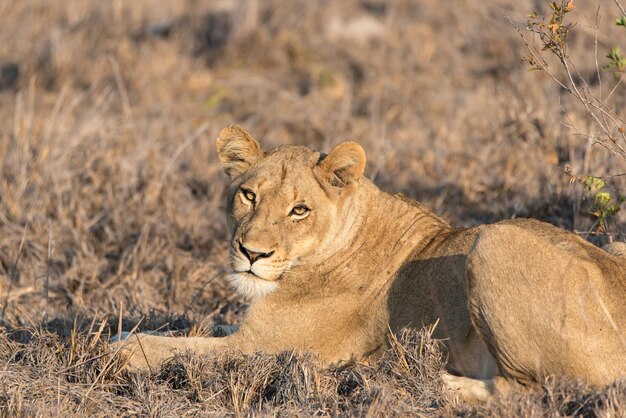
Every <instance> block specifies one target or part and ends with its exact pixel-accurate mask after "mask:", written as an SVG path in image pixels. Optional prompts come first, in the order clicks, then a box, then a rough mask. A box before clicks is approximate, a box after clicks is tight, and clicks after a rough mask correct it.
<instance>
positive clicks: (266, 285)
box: [230, 273, 278, 300]
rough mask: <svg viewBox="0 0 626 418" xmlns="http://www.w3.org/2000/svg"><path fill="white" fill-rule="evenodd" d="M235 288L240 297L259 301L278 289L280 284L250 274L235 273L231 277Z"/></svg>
mask: <svg viewBox="0 0 626 418" xmlns="http://www.w3.org/2000/svg"><path fill="white" fill-rule="evenodd" d="M230 281H231V283H232V284H233V287H234V288H235V290H236V291H237V293H239V294H240V295H243V296H245V297H247V298H249V299H252V300H254V299H258V298H260V297H263V296H265V295H267V294H269V293H272V292H273V291H275V290H276V289H277V288H278V283H276V282H270V281H268V280H263V279H261V278H259V277H256V276H255V275H253V274H250V273H233V274H231V275H230Z"/></svg>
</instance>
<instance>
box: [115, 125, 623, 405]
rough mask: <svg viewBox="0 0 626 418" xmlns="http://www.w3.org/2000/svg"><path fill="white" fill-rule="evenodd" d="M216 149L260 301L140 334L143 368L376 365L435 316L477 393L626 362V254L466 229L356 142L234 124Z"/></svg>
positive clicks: (130, 349)
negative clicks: (375, 173)
mask: <svg viewBox="0 0 626 418" xmlns="http://www.w3.org/2000/svg"><path fill="white" fill-rule="evenodd" d="M217 149H218V154H219V158H220V160H221V162H222V164H223V166H224V169H225V170H226V172H227V173H228V174H229V176H230V177H231V180H232V183H231V185H230V187H229V190H228V201H227V217H228V226H229V229H230V232H231V234H232V238H231V244H230V260H231V267H232V270H233V275H232V282H233V284H234V286H235V287H236V289H237V290H238V291H239V292H241V293H242V294H244V295H245V296H247V297H249V298H250V299H251V300H252V302H251V305H250V308H249V311H248V315H247V318H246V319H245V321H244V322H243V324H242V325H241V327H240V329H239V330H238V332H236V333H234V334H232V335H229V336H227V337H224V338H198V337H194V338H169V337H159V336H153V335H144V334H139V335H138V336H136V337H131V338H130V340H129V341H127V342H126V343H125V344H127V346H126V348H125V355H126V357H127V359H128V361H129V365H130V366H131V367H133V368H138V369H145V368H147V366H148V364H147V363H149V365H150V367H151V369H152V370H154V369H155V368H158V367H159V366H160V365H161V364H162V363H163V361H164V360H166V359H168V358H169V357H171V356H173V355H174V354H176V353H178V352H183V351H185V350H192V351H193V352H195V353H198V354H207V353H214V352H218V351H223V350H234V351H237V352H241V353H252V352H255V351H263V352H267V353H277V352H280V351H284V350H291V349H294V350H297V351H302V352H312V353H314V354H316V355H317V358H318V359H319V360H320V361H321V362H322V363H323V364H326V365H329V364H336V363H341V362H347V361H351V360H357V361H373V360H375V359H377V358H378V357H379V356H380V354H381V352H382V351H383V350H384V349H385V347H386V344H387V341H388V340H387V336H388V331H389V330H391V331H392V332H394V333H397V332H398V331H400V330H401V329H403V328H405V327H414V328H421V327H423V326H425V325H431V324H435V323H437V326H436V328H435V331H434V334H433V336H434V337H435V338H439V339H441V340H442V341H443V343H444V344H445V346H446V349H447V355H448V362H447V367H448V370H449V372H450V373H451V374H450V375H447V376H445V378H444V381H445V382H446V385H447V387H448V388H449V389H450V390H451V391H455V392H458V394H459V395H460V396H462V397H465V398H479V399H484V398H486V397H488V396H490V395H491V394H493V393H496V392H505V391H507V390H509V389H510V386H511V384H512V383H516V382H520V383H523V384H531V383H533V382H541V381H542V379H543V378H544V377H546V376H548V375H559V376H566V377H571V378H579V379H582V380H584V381H587V382H589V383H591V384H597V385H602V384H606V383H609V382H611V381H613V380H615V379H617V378H619V377H621V376H623V374H624V372H625V371H626V340H625V337H624V332H625V331H626V307H625V304H624V301H625V300H626V259H625V258H621V257H618V256H616V255H612V254H609V253H608V252H606V251H603V250H601V249H599V248H597V247H595V246H593V245H591V244H590V243H588V242H586V241H584V240H583V239H581V238H579V237H577V236H575V235H573V234H571V233H568V232H566V231H564V230H561V229H558V228H556V227H554V226H552V225H549V224H546V223H542V222H539V221H535V220H530V219H517V220H509V221H504V222H501V223H498V224H494V225H488V226H484V225H483V226H478V227H474V228H468V229H455V228H452V227H451V226H450V225H449V224H448V223H447V222H445V221H444V220H443V219H441V218H440V217H438V216H437V215H435V214H434V213H433V212H431V211H430V210H429V209H427V208H425V207H424V206H422V205H421V204H419V203H417V202H415V201H412V200H409V199H407V198H405V197H403V196H401V195H392V194H388V193H384V192H382V191H381V190H379V189H378V188H377V187H376V186H375V185H374V184H373V183H372V182H371V181H370V180H368V179H367V178H366V177H364V176H363V173H364V170H365V153H364V151H363V149H362V148H361V146H360V145H358V144H356V143H354V142H345V143H342V144H340V145H338V146H336V147H335V148H334V149H332V150H331V151H330V152H329V153H328V154H322V153H320V152H317V151H313V150H311V149H309V148H307V147H304V146H281V147H278V148H276V149H274V150H272V151H269V152H264V151H263V150H262V148H261V146H260V145H259V143H258V142H257V141H256V140H255V139H254V138H253V136H252V135H251V134H250V133H248V132H247V131H245V130H244V129H243V128H241V127H239V126H230V127H227V128H224V129H223V130H222V131H221V132H220V135H219V138H218V139H217ZM138 339H139V340H140V341H141V348H142V349H141V350H139V349H138V344H137V343H138ZM146 361H147V363H146Z"/></svg>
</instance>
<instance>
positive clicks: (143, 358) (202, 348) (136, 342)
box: [117, 334, 239, 372]
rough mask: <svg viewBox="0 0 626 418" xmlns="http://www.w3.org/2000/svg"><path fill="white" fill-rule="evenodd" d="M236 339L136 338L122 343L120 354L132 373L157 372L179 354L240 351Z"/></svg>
mask: <svg viewBox="0 0 626 418" xmlns="http://www.w3.org/2000/svg"><path fill="white" fill-rule="evenodd" d="M233 337H234V336H229V337H223V338H208V337H180V338H175V337H165V336H159V335H148V334H136V335H132V336H130V337H129V338H128V339H126V340H125V341H123V342H120V343H117V344H119V345H120V346H121V348H120V351H121V353H122V356H123V357H124V359H125V361H127V367H129V368H130V369H131V370H140V371H150V372H155V371H157V370H158V369H160V367H161V365H162V364H163V362H164V361H165V360H167V359H169V358H171V357H173V356H175V355H176V354H182V353H185V352H191V353H193V354H195V355H209V354H216V353H220V352H223V351H226V350H238V349H239V347H238V345H239V344H237V341H236V340H237V339H236V338H233Z"/></svg>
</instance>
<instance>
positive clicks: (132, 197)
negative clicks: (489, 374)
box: [0, 0, 626, 417]
mask: <svg viewBox="0 0 626 418" xmlns="http://www.w3.org/2000/svg"><path fill="white" fill-rule="evenodd" d="M581 3H582V2H581ZM546 4H547V3H545V2H542V1H529V0H517V1H512V0H510V1H509V0H488V1H484V0H463V1H454V2H452V1H450V2H443V1H436V0H358V1H357V0H345V1H331V0H317V1H306V0H283V1H279V0H264V1H259V0H213V1H196V0H171V1H167V2H157V1H156V0H154V1H152V0H134V1H132V2H130V1H128V2H126V1H122V0H111V1H108V2H98V1H95V0H88V1H87V0H67V1H46V0H20V1H12V0H0V171H1V173H2V175H1V177H0V306H1V307H2V311H1V313H0V315H1V317H0V321H1V327H0V363H1V365H2V366H1V368H0V411H1V413H2V415H8V416H50V415H64V416H77V415H78V416H82V415H93V416H118V415H150V416H187V415H201V416H204V415H206V416H213V415H219V416H222V415H275V414H281V415H286V416H292V415H297V414H303V415H332V416H338V415H341V416H344V415H357V416H362V415H370V416H379V415H380V416H387V415H390V416H407V415H410V416H414V415H435V416H442V415H443V416H483V415H493V416H541V417H544V416H570V415H581V416H623V414H624V411H625V410H626V382H622V383H619V382H618V383H616V384H614V385H612V386H609V387H607V388H602V389H592V388H588V387H585V386H584V385H582V384H580V383H577V382H561V381H558V380H553V379H550V380H548V381H546V382H545V384H544V385H543V386H542V387H541V389H540V390H538V391H535V392H531V391H529V392H527V393H518V394H514V395H511V396H510V397H508V398H503V399H496V400H494V401H493V402H491V403H489V404H487V405H475V406H471V405H465V404H463V403H461V402H459V401H457V400H455V399H449V398H446V397H445V396H444V395H443V393H442V390H441V380H440V377H439V371H440V370H441V367H442V361H443V360H442V354H441V351H440V350H439V343H438V342H437V341H433V340H431V339H430V338H429V336H428V332H427V330H423V331H422V332H421V333H416V332H413V333H407V334H406V335H403V336H401V337H400V338H399V339H398V340H394V341H392V342H391V348H390V350H389V352H388V353H387V355H386V356H385V358H384V359H383V360H382V361H381V362H380V364H378V365H376V366H371V367H366V366H362V365H354V366H351V367H347V368H343V369H337V370H323V369H319V368H317V367H316V366H315V365H314V363H313V361H312V360H311V359H310V358H308V357H306V356H298V355H293V354H290V353H285V354H283V355H280V356H267V355H261V354H259V355H256V356H251V357H246V358H219V359H202V358H200V359H198V358H191V357H184V356H183V357H180V358H177V359H175V360H174V361H173V362H172V363H170V364H168V365H167V366H166V367H164V369H163V370H161V371H160V373H157V374H156V375H155V376H147V375H138V374H132V373H127V372H123V371H121V370H120V365H119V361H118V360H117V359H116V358H111V357H108V356H106V355H105V354H106V353H107V350H108V347H107V341H108V338H109V336H110V335H112V334H115V333H117V330H118V329H120V328H121V329H123V330H126V331H129V330H130V329H132V328H133V327H134V326H135V325H136V324H138V323H139V322H141V324H140V329H142V330H146V329H157V328H159V329H161V330H166V331H171V332H172V333H173V334H191V335H207V334H210V333H211V332H212V331H211V330H212V328H213V325H214V324H236V323H237V322H238V321H240V320H241V318H242V314H243V313H245V308H246V301H245V300H242V299H240V298H239V297H238V296H237V295H235V294H234V293H233V292H232V290H231V289H230V288H229V286H228V283H227V281H226V278H225V276H226V274H227V272H228V263H227V252H228V250H227V248H228V235H227V230H226V222H225V216H224V210H225V188H226V186H227V177H226V175H225V174H224V173H223V172H222V168H221V166H220V164H219V161H218V160H217V157H216V152H215V145H214V140H215V138H216V137H217V133H218V132H219V130H220V129H221V128H222V127H224V126H226V125H228V124H231V123H234V122H236V123H240V124H242V125H243V126H245V127H246V128H247V129H249V130H250V131H251V132H253V133H254V134H255V135H256V136H257V137H258V138H260V139H261V141H262V142H263V144H264V146H265V147H266V148H272V147H274V146H276V145H279V144H306V145H308V146H310V147H312V148H316V149H319V150H325V151H328V150H329V149H330V148H331V147H332V146H333V145H336V144H337V143H339V142H341V141H344V140H356V141H358V142H360V143H361V144H362V145H363V147H364V148H365V150H366V153H367V155H368V164H367V170H366V173H367V175H368V176H369V177H370V178H372V179H373V180H374V181H375V183H376V184H378V185H379V186H380V187H381V188H382V189H384V190H387V191H394V192H401V193H404V194H405V195H407V196H409V197H411V198H414V199H417V200H419V201H421V202H423V203H424V204H426V205H427V206H429V207H431V208H432V209H434V210H435V212H437V213H438V214H440V215H442V216H444V217H445V218H446V219H448V220H449V221H450V222H451V223H453V224H455V225H458V226H470V225H476V224H479V223H486V222H494V221H497V220H500V219H507V218H513V217H535V218H539V219H541V220H544V221H547V222H550V223H553V224H555V225H558V226H561V227H564V228H566V229H568V230H573V231H576V232H577V233H581V234H582V235H583V236H585V237H587V238H588V239H589V240H591V241H593V242H594V243H596V244H598V245H600V244H603V243H605V242H607V240H608V239H609V237H608V236H606V235H601V236H594V235H590V234H587V232H588V231H590V230H591V229H592V228H593V225H594V218H593V217H592V216H591V215H590V214H589V210H590V202H589V199H588V198H586V196H585V194H584V193H583V190H582V189H581V188H580V187H579V186H577V185H576V184H572V183H571V181H570V176H568V175H567V174H565V171H566V170H568V169H569V170H570V171H571V173H573V174H575V175H585V174H594V175H600V176H606V178H607V179H608V180H609V182H610V184H611V185H612V186H615V187H616V188H617V189H618V190H622V192H623V191H624V190H626V176H619V174H622V173H625V172H626V163H625V162H624V161H622V160H620V159H619V158H615V157H614V156H611V155H610V154H609V153H608V152H606V151H605V150H604V149H602V148H601V147H598V146H593V147H592V146H591V144H590V142H589V140H588V139H587V138H585V137H584V136H581V135H577V134H576V131H575V130H573V129H571V128H569V127H568V126H567V125H572V124H573V125H574V126H576V127H577V128H578V129H579V130H581V131H583V132H592V131H593V126H592V125H591V124H590V121H589V119H588V117H587V115H586V113H585V112H584V111H583V110H582V108H581V107H580V106H579V105H578V104H577V103H576V102H575V101H573V100H572V99H571V97H569V96H568V95H567V94H566V93H565V92H564V91H563V90H561V89H559V88H557V86H555V83H554V82H553V81H552V80H551V79H550V78H549V77H547V76H546V75H545V74H542V73H540V72H537V71H529V67H528V64H527V63H525V62H522V61H521V57H522V56H524V55H525V50H524V44H523V42H522V41H521V39H520V37H519V35H518V34H517V32H516V31H515V30H514V28H513V27H512V25H511V23H510V22H509V20H508V18H510V19H511V21H512V22H513V23H514V24H516V25H518V26H519V27H520V28H521V29H522V32H523V33H524V34H525V35H527V36H528V39H529V40H531V42H532V37H530V33H528V32H526V31H524V27H525V25H526V19H527V15H528V14H529V13H530V12H531V11H533V10H537V11H539V12H542V11H544V10H545V9H546V7H547V6H546ZM598 6H600V7H599V16H601V19H600V23H601V24H600V29H601V30H599V31H598V34H597V36H596V21H597V10H598ZM618 16H619V11H618V9H617V8H616V7H615V4H614V3H613V2H612V1H608V0H603V1H600V2H599V3H597V2H588V3H587V4H581V5H578V6H577V8H576V9H575V11H574V12H572V13H571V15H568V18H570V19H572V20H573V21H576V22H578V23H577V26H576V27H575V28H574V30H573V32H572V35H571V38H570V49H569V52H570V54H571V56H572V58H573V60H574V62H576V64H577V70H578V71H579V72H580V73H581V74H582V76H583V77H584V78H585V79H586V80H587V82H588V83H590V85H591V86H592V87H593V88H596V89H599V88H602V89H604V92H605V93H604V94H605V95H606V93H607V92H608V91H610V89H612V87H613V86H614V85H615V79H614V78H613V76H612V75H611V74H610V73H606V72H604V71H600V73H601V77H600V78H598V75H597V74H598V72H597V71H596V65H595V54H594V53H593V51H594V50H595V47H596V39H597V49H598V51H599V52H598V54H597V55H598V60H599V61H600V66H602V65H603V64H604V63H605V61H606V59H605V58H604V56H605V55H606V52H604V51H608V50H609V49H610V48H612V47H614V46H616V45H619V43H620V42H621V43H622V46H623V47H624V48H626V42H624V41H626V37H624V33H623V28H614V27H613V25H612V22H613V21H614V20H615V18H616V17H618ZM620 29H622V31H621V32H620V31H619V30H620ZM603 60H604V61H603ZM551 65H552V66H553V67H551V68H554V70H555V72H556V74H558V75H560V73H559V72H558V66H556V65H555V64H554V63H551ZM599 80H602V83H600V81H599ZM620 87H621V86H618V90H616V91H617V93H615V94H614V95H612V97H611V99H610V100H611V104H612V105H614V106H615V107H616V109H617V110H618V112H620V113H621V114H622V115H623V114H624V111H625V110H626V94H624V90H623V89H620ZM620 92H621V93H620ZM623 212H626V211H623ZM610 231H611V233H612V239H615V240H622V241H623V240H626V236H624V235H623V233H624V232H626V216H624V214H623V213H620V214H619V216H617V217H616V219H615V221H614V222H613V223H612V224H611V225H610Z"/></svg>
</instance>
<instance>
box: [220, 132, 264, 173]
mask: <svg viewBox="0 0 626 418" xmlns="http://www.w3.org/2000/svg"><path fill="white" fill-rule="evenodd" d="M217 154H218V155H219V157H220V161H221V162H222V165H223V166H224V170H226V173H227V174H228V175H229V176H230V177H231V178H236V177H239V176H240V175H242V174H243V173H245V172H246V171H247V170H248V169H249V168H250V167H252V166H253V165H255V164H256V163H258V162H259V161H260V160H261V159H262V158H263V155H264V154H263V150H262V149H261V145H259V143H258V142H257V140H256V139H254V137H253V136H252V134H250V132H248V131H246V130H245V129H244V128H242V127H241V126H239V125H230V126H227V127H226V128H224V129H222V130H221V131H220V136H219V137H218V138H217Z"/></svg>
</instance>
